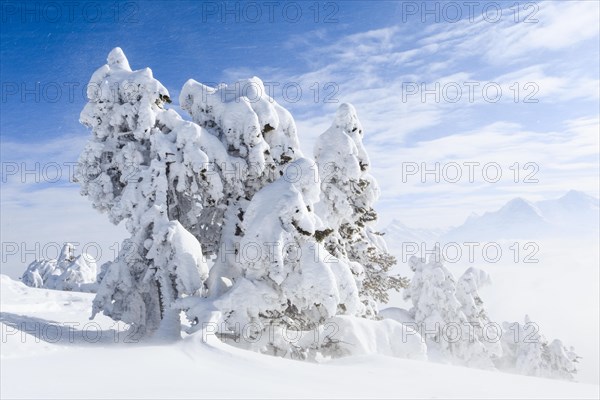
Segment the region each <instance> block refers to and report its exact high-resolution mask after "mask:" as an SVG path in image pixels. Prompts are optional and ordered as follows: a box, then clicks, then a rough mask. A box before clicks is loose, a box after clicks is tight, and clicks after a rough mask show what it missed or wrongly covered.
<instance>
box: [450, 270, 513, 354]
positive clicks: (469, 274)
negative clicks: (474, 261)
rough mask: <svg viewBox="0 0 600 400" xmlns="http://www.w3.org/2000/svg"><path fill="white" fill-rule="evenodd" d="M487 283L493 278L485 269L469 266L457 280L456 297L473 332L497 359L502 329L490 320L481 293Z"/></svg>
mask: <svg viewBox="0 0 600 400" xmlns="http://www.w3.org/2000/svg"><path fill="white" fill-rule="evenodd" d="M486 284H491V279H490V276H489V275H488V274H487V273H486V272H485V271H483V270H480V269H477V268H473V267H471V268H468V269H467V270H466V271H465V272H464V273H463V274H462V275H461V277H460V278H459V279H458V281H457V282H456V299H457V300H458V301H459V303H460V304H461V307H460V310H461V311H462V312H463V314H464V315H465V317H466V319H467V322H468V323H469V325H470V327H471V329H472V332H471V334H472V335H474V337H475V338H476V339H477V340H478V341H479V342H480V343H482V344H483V345H484V347H485V348H486V351H487V354H488V355H489V357H491V359H495V358H497V357H499V356H500V355H501V354H502V347H501V346H500V343H499V340H498V338H499V336H500V335H501V334H502V329H501V327H500V326H499V325H497V324H495V323H493V322H492V321H491V320H490V318H489V316H488V314H487V311H486V310H485V307H484V304H483V300H482V299H481V296H480V295H479V288H481V287H482V286H484V285H486ZM488 331H489V332H488Z"/></svg>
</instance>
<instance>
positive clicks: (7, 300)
mask: <svg viewBox="0 0 600 400" xmlns="http://www.w3.org/2000/svg"><path fill="white" fill-rule="evenodd" d="M0 295H1V298H0V304H1V305H2V310H1V314H0V329H1V330H2V346H1V347H0V349H1V353H0V354H1V357H0V381H1V382H2V385H0V397H2V398H38V399H39V398H57V399H66V398H73V399H80V398H88V397H90V393H91V391H93V397H98V398H113V397H126V398H156V399H158V398H172V397H173V396H176V397H178V398H199V397H206V398H217V397H218V398H255V397H258V398H299V397H302V398H324V397H325V398H359V397H363V398H373V397H378V398H399V397H406V398H433V397H437V398H540V399H552V398H582V399H583V398H589V399H593V398H596V399H597V398H598V396H599V395H600V393H599V387H598V386H597V385H588V384H581V383H571V382H565V381H557V380H546V379H544V380H542V379H539V378H531V377H526V376H519V375H513V374H503V373H497V372H489V371H484V370H477V369H467V368H461V367H454V366H449V365H442V364H435V363H430V362H423V361H419V360H407V359H400V358H391V357H384V356H381V355H376V354H372V353H369V352H366V351H365V354H364V355H362V356H355V357H348V358H344V359H339V360H333V361H326V360H323V361H321V362H319V363H310V362H297V361H293V360H288V359H283V358H280V357H270V356H265V355H261V354H257V353H254V352H247V351H243V350H240V349H236V348H235V347H232V346H228V345H225V344H223V343H222V342H221V341H219V340H218V339H216V338H215V337H214V335H206V337H204V338H203V336H202V335H201V334H194V335H190V336H188V337H185V338H184V340H182V341H179V342H174V343H173V342H170V343H162V342H158V343H154V344H152V343H146V344H136V343H125V342H127V341H128V340H129V339H130V338H129V337H128V335H127V334H126V333H124V332H123V331H122V329H123V326H118V325H117V324H116V323H115V322H114V321H112V320H111V319H109V318H108V317H105V316H98V317H96V319H95V320H94V321H89V320H88V318H89V315H90V312H91V306H90V305H91V301H92V298H93V295H91V294H86V293H77V292H61V291H53V290H45V289H34V288H29V287H27V286H25V285H23V284H22V283H20V282H16V281H13V280H11V279H10V278H8V277H7V276H4V275H2V276H0ZM382 322H383V321H381V322H377V323H382ZM86 324H87V325H86ZM69 326H70V327H72V328H69ZM352 329H353V332H355V333H354V334H357V335H362V336H368V335H370V333H369V330H368V328H360V327H356V326H354V327H352ZM58 332H60V334H59V333H58ZM59 335H60V336H59ZM115 338H117V340H115ZM361 342H362V343H369V346H373V348H374V349H375V348H376V349H377V351H380V350H381V347H387V346H392V345H393V344H391V343H379V344H378V345H377V344H375V343H373V342H367V341H365V340H361ZM378 347H379V348H378ZM367 350H369V349H368V348H367ZM90 360H93V366H91V365H90V362H91V361H90ZM157 360H160V368H157ZM82 366H86V367H82ZM90 368H93V370H91V369H90ZM165 370H166V371H169V373H168V375H169V377H168V379H165V376H164V374H165V372H164V371H165ZM65 371H68V382H69V383H68V384H65ZM223 371H227V374H223ZM199 376H202V377H203V378H202V382H203V383H202V387H198V386H197V385H190V384H189V383H190V382H195V381H197V380H198V377H199ZM232 376H233V377H235V382H233V383H232V378H231V377H232ZM340 377H343V384H340ZM265 379H267V380H268V383H266V382H267V381H265ZM32 380H34V381H35V384H32V383H31V382H32ZM99 381H100V382H110V384H101V385H99V384H98V382H99ZM398 382H402V387H401V388H399V387H398Z"/></svg>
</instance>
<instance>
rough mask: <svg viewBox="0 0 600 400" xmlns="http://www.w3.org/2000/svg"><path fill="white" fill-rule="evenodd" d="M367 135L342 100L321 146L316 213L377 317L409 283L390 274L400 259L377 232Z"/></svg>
mask: <svg viewBox="0 0 600 400" xmlns="http://www.w3.org/2000/svg"><path fill="white" fill-rule="evenodd" d="M362 137H363V128H362V126H361V124H360V121H359V120H358V117H357V115H356V110H355V109H354V107H353V106H352V105H351V104H342V105H341V106H340V107H339V108H338V110H337V113H336V116H335V119H334V121H333V123H332V125H331V127H330V128H329V129H327V130H326V131H325V132H324V133H323V134H322V135H321V136H320V137H319V138H318V140H317V143H316V145H315V151H314V153H315V160H316V162H317V164H318V165H319V172H320V179H321V190H322V193H321V198H320V202H319V203H318V204H317V210H316V212H317V214H318V215H319V216H320V217H321V219H322V220H323V222H324V224H325V225H326V227H327V228H328V230H326V231H325V232H324V234H328V236H327V238H326V239H325V245H326V247H327V249H328V250H329V251H330V252H331V253H332V254H333V255H335V256H336V257H338V258H340V259H342V260H344V261H346V262H347V263H348V264H349V265H350V267H351V269H352V272H353V274H354V275H355V277H356V281H357V283H358V285H359V287H360V291H361V297H362V299H363V301H364V302H365V304H366V305H367V308H366V313H367V314H368V315H374V314H375V313H376V312H377V306H376V302H387V301H388V299H389V295H388V292H389V290H391V289H395V290H399V289H400V288H402V287H406V285H407V284H408V281H407V280H406V279H405V278H401V277H398V276H392V275H390V270H391V268H392V267H393V266H394V265H395V264H396V259H395V258H394V257H393V256H392V255H391V254H389V252H388V251H387V247H386V244H385V241H384V240H383V238H382V236H381V234H379V233H378V232H375V231H374V230H373V225H374V223H375V221H376V220H377V213H376V212H375V210H374V209H373V204H374V203H375V201H376V200H377V198H378V197H379V187H378V186H377V182H376V181H375V179H374V178H373V176H372V175H371V174H370V173H369V169H370V161H369V157H368V156H367V153H366V151H365V148H364V146H363V144H362Z"/></svg>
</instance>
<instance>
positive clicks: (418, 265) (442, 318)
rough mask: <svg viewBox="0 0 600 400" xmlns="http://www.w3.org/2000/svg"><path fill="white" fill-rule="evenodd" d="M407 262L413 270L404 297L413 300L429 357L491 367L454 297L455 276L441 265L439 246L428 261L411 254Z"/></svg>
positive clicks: (413, 311)
mask: <svg viewBox="0 0 600 400" xmlns="http://www.w3.org/2000/svg"><path fill="white" fill-rule="evenodd" d="M409 266H410V268H411V269H412V270H413V271H414V272H415V274H414V276H413V278H412V279H411V282H410V286H409V287H408V288H407V290H406V292H405V298H407V299H410V300H411V301H412V304H413V307H412V309H411V310H410V313H411V315H412V317H413V319H414V321H415V324H416V326H417V329H418V330H419V332H420V333H421V335H422V336H423V337H424V338H425V339H426V343H427V348H428V354H429V356H430V358H432V359H438V360H446V361H451V362H456V363H459V364H464V365H467V366H474V367H479V368H493V364H492V361H491V358H490V355H489V354H488V351H487V349H486V347H485V345H484V344H483V343H482V341H481V338H480V337H479V336H478V335H477V334H474V331H473V327H472V326H471V325H470V323H469V320H468V318H467V316H466V315H465V314H464V312H463V310H462V308H463V305H462V304H461V303H460V301H459V300H458V299H457V297H456V294H457V293H456V280H455V279H454V276H453V275H452V273H451V272H450V271H449V270H448V269H447V268H446V267H445V266H444V264H443V258H442V255H441V252H440V249H439V247H438V246H436V247H435V248H434V252H433V253H432V254H431V255H430V256H429V259H428V260H427V262H425V260H423V259H420V258H417V257H415V256H412V257H411V258H410V259H409Z"/></svg>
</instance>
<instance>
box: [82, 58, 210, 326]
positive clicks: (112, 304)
mask: <svg viewBox="0 0 600 400" xmlns="http://www.w3.org/2000/svg"><path fill="white" fill-rule="evenodd" d="M88 98H89V102H88V103H87V105H86V106H85V108H84V110H83V111H82V113H81V122H82V123H83V124H84V125H86V126H88V127H89V128H91V130H92V138H91V140H90V141H89V143H88V145H87V146H86V148H85V150H84V151H83V153H82V154H81V156H80V159H79V165H78V170H77V175H76V176H77V179H78V181H79V182H80V184H81V187H82V194H83V195H85V196H87V197H89V198H90V199H91V200H92V203H93V205H94V207H95V208H97V209H99V210H100V211H104V212H106V213H107V214H108V216H109V219H110V220H111V221H112V222H113V223H115V224H117V223H119V222H121V221H123V220H124V221H126V227H127V229H128V231H129V232H130V233H131V235H132V236H131V238H130V239H128V240H127V241H126V242H125V243H126V245H124V246H123V247H122V249H121V251H120V253H119V256H118V257H117V259H116V260H115V262H113V263H111V265H110V266H108V269H107V270H106V272H105V273H104V278H103V279H102V282H101V284H100V288H99V290H98V293H97V295H96V298H95V300H94V307H93V314H94V315H95V314H96V313H98V312H100V311H102V312H103V313H104V314H106V315H108V316H110V317H112V318H113V319H116V320H122V321H124V322H126V323H129V324H131V326H132V328H133V329H134V331H135V332H137V333H139V334H145V333H151V332H153V331H155V330H156V329H157V328H158V326H159V324H160V322H161V320H163V318H165V316H166V314H167V313H170V312H171V305H172V303H173V302H174V301H175V300H176V299H177V298H179V297H181V296H182V295H192V294H196V293H198V292H199V291H200V290H201V289H202V284H203V282H204V280H205V279H206V277H207V275H208V269H207V265H206V263H205V261H204V260H203V258H202V251H201V246H200V244H199V243H198V242H197V240H196V238H195V237H194V236H193V235H192V234H190V232H189V231H188V228H189V229H193V228H194V227H195V226H196V225H197V223H198V221H197V216H198V214H199V211H200V210H201V209H202V206H203V204H206V203H207V204H210V203H214V202H217V201H219V198H220V196H221V194H220V189H221V185H220V182H219V177H218V176H217V175H208V174H206V172H207V171H206V166H207V164H208V160H209V159H208V156H207V155H206V154H205V153H203V152H202V151H201V150H200V149H199V141H200V137H201V134H202V132H201V129H200V127H198V126H197V125H196V124H194V123H192V122H187V121H184V120H182V119H181V117H179V115H177V113H176V112H174V111H172V110H164V108H163V105H164V103H165V102H170V100H169V94H168V92H167V90H166V89H165V88H164V86H162V85H161V84H160V82H158V81H157V80H156V79H154V77H153V76H152V71H151V70H150V69H148V68H146V69H143V70H138V71H132V70H131V68H130V67H129V62H128V60H127V58H126V57H125V55H124V54H123V52H122V51H121V49H119V48H116V49H114V50H112V51H111V52H110V54H109V55H108V64H106V65H104V66H103V67H101V68H100V69H98V70H97V71H96V72H95V73H94V74H93V75H92V78H91V80H90V84H89V87H88ZM171 320H172V321H174V322H176V323H178V321H175V320H176V318H171Z"/></svg>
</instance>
